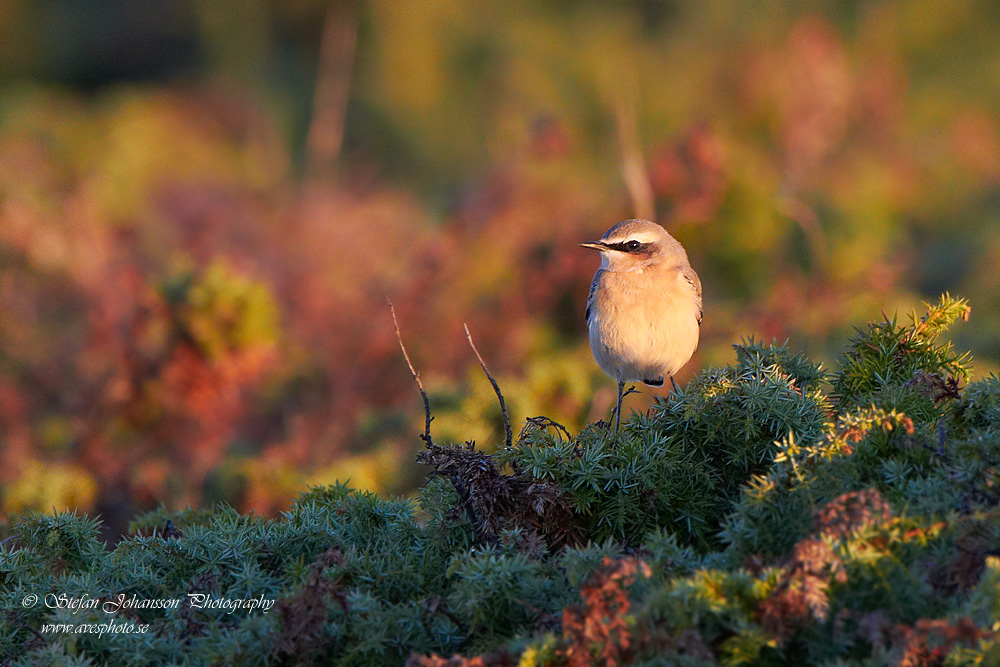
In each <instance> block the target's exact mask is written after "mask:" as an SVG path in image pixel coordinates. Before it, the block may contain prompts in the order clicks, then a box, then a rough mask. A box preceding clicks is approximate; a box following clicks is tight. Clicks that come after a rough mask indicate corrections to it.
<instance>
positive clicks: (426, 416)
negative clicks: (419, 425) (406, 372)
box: [389, 301, 499, 445]
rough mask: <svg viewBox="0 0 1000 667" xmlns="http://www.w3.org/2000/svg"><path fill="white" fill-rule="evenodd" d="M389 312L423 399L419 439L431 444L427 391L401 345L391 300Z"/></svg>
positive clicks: (407, 363) (429, 402) (429, 408)
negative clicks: (422, 430) (422, 432)
mask: <svg viewBox="0 0 1000 667" xmlns="http://www.w3.org/2000/svg"><path fill="white" fill-rule="evenodd" d="M389 312H390V313H392V324H393V326H395V327H396V340H398V341H399V349H401V350H402V351H403V358H404V359H406V365H407V366H409V367H410V373H412V374H413V379H414V380H416V381H417V389H419V390H420V397H421V398H423V399H424V434H423V435H421V436H420V439H421V440H423V441H424V444H427V445H429V444H431V420H432V419H433V417H431V400H430V398H428V397H427V392H426V391H424V383H423V382H421V381H420V373H418V372H417V371H416V369H415V368H413V362H412V361H410V355H409V354H407V353H406V346H405V345H403V336H402V334H400V333H399V321H398V320H397V319H396V309H395V308H394V307H393V305H392V301H389ZM466 332H468V329H466ZM473 349H475V348H473ZM497 391H499V390H497Z"/></svg>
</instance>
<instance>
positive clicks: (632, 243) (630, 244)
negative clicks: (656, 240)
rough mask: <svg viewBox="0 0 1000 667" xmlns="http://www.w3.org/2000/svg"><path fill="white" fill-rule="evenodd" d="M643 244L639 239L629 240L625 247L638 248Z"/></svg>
mask: <svg viewBox="0 0 1000 667" xmlns="http://www.w3.org/2000/svg"><path fill="white" fill-rule="evenodd" d="M641 245H642V244H641V243H639V242H638V241H629V242H628V243H626V244H625V247H626V248H628V249H629V250H638V249H639V246H641Z"/></svg>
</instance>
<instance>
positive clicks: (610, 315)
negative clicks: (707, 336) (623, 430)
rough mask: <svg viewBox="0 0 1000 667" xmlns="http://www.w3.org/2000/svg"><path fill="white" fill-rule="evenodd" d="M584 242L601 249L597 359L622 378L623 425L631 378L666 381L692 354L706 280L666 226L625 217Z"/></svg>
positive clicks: (594, 321)
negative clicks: (623, 400)
mask: <svg viewBox="0 0 1000 667" xmlns="http://www.w3.org/2000/svg"><path fill="white" fill-rule="evenodd" d="M580 247H582V248H590V249H593V250H597V251H598V252H600V253H601V266H600V268H598V269H597V273H596V274H594V281H593V283H591V285H590V294H589V296H588V297H587V329H588V332H589V336H590V349H591V351H592V352H593V353H594V360H595V361H596V362H597V365H598V366H599V367H600V368H601V370H602V371H604V372H605V373H606V374H607V375H609V376H611V378H612V379H613V380H615V381H616V382H617V383H618V404H617V407H616V408H615V414H616V419H615V431H616V432H617V431H618V430H619V428H620V426H621V412H622V391H623V390H624V388H625V383H626V382H643V383H645V384H646V385H648V386H651V387H662V386H663V383H664V380H665V378H668V377H669V378H670V382H671V384H672V385H673V387H674V389H676V388H677V383H676V382H674V377H673V376H674V373H676V372H677V371H678V370H680V368H681V367H682V366H684V364H686V363H687V362H688V361H690V359H691V356H692V355H693V354H694V351H695V349H696V348H697V347H698V335H699V332H700V329H701V319H702V299H701V279H699V278H698V274H697V273H696V272H695V270H694V269H693V268H692V267H691V263H690V262H689V261H688V256H687V252H685V251H684V247H683V246H682V245H681V244H680V242H679V241H677V239H675V238H674V237H673V236H671V235H670V234H669V233H668V232H667V230H666V229H664V228H663V227H661V226H660V225H658V224H656V223H655V222H650V221H648V220H636V219H632V220H624V221H622V222H619V223H618V224H616V225H615V226H613V227H612V228H611V229H609V230H608V231H606V232H605V233H604V236H602V237H601V238H600V239H599V240H597V241H595V242H592V243H581V244H580Z"/></svg>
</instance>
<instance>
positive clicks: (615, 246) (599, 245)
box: [580, 220, 687, 271]
mask: <svg viewBox="0 0 1000 667" xmlns="http://www.w3.org/2000/svg"><path fill="white" fill-rule="evenodd" d="M580 247H581V248H591V249H593V250H597V251H599V252H600V253H601V268H605V269H609V270H611V271H637V270H638V271H641V270H642V269H644V268H646V267H648V266H652V265H654V264H659V263H660V262H664V261H676V262H686V260H687V253H685V252H684V248H683V247H681V244H680V243H678V242H677V239H675V238H674V237H673V236H671V235H670V234H668V233H667V230H665V229H664V228H663V227H661V226H660V225H658V224H656V223H655V222H649V221H648V220H625V221H623V222H619V223H618V224H617V225H615V226H614V227H612V228H611V229H609V230H608V231H606V232H605V233H604V236H602V237H601V238H600V240H598V241H595V242H593V243H581V244H580Z"/></svg>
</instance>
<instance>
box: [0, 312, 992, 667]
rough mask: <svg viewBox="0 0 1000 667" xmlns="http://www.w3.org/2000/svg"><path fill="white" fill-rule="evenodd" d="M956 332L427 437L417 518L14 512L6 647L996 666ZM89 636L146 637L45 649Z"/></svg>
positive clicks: (400, 513)
mask: <svg viewBox="0 0 1000 667" xmlns="http://www.w3.org/2000/svg"><path fill="white" fill-rule="evenodd" d="M963 314H967V307H966V306H965V305H964V303H963V302H961V301H957V300H954V299H950V298H948V297H945V298H944V299H942V301H941V303H939V304H937V305H934V306H929V307H928V312H927V314H926V316H924V317H923V318H914V320H913V322H912V324H911V325H909V326H900V325H898V324H896V323H894V322H893V321H892V320H888V319H887V320H886V321H884V322H882V323H879V324H876V325H872V326H870V327H868V329H866V330H862V331H861V332H860V333H859V334H858V337H856V338H855V339H854V340H852V341H851V343H850V346H849V349H848V352H847V354H846V355H845V361H844V365H843V367H842V368H841V369H840V370H838V371H836V372H834V373H833V375H832V376H830V377H829V378H828V377H827V376H825V375H824V374H823V371H822V369H821V368H820V367H819V366H818V365H816V364H813V363H811V362H809V361H808V360H806V359H804V358H802V357H800V356H793V355H792V354H791V353H790V352H789V351H788V350H787V348H786V347H782V346H772V345H763V344H761V343H758V342H755V341H753V340H750V341H746V342H744V343H743V344H741V345H738V346H736V353H737V354H736V362H735V363H734V364H733V365H732V366H728V367H725V368H718V369H709V370H706V371H704V372H703V373H701V374H700V375H699V376H698V377H696V378H695V379H694V380H692V381H691V382H690V383H689V384H688V386H687V387H685V388H684V389H683V390H682V391H678V392H675V393H674V394H673V395H671V397H669V398H668V399H667V400H665V401H661V402H659V403H658V404H656V405H655V406H653V407H652V408H651V409H650V411H649V412H648V414H645V415H638V416H635V417H633V418H632V419H630V420H629V421H628V422H627V424H626V426H625V428H624V429H623V431H622V432H621V433H619V434H615V433H612V432H611V431H610V430H609V429H608V428H607V425H606V424H602V423H599V424H595V425H591V426H590V427H588V428H586V429H585V430H584V431H583V432H581V433H580V434H579V435H577V436H576V437H571V436H570V435H569V434H568V433H566V432H565V430H563V429H561V428H559V427H558V425H554V424H553V423H552V422H551V421H548V420H545V419H542V418H539V419H533V420H529V423H528V425H527V426H526V427H525V429H524V430H523V431H522V433H521V436H520V437H519V438H517V439H515V440H514V441H512V442H511V444H510V446H509V447H502V448H501V449H500V450H499V451H498V452H497V453H496V454H493V455H489V454H485V453H483V452H481V451H479V450H477V449H476V448H475V446H474V445H472V444H471V443H469V444H467V445H464V446H443V445H438V444H436V443H434V441H433V440H432V438H431V436H430V432H429V430H428V431H427V432H426V433H425V444H426V449H425V451H424V452H422V454H421V457H420V460H421V461H422V462H424V463H425V464H427V465H428V466H429V467H430V468H431V475H430V478H429V480H428V482H427V484H426V485H425V487H424V488H423V490H422V491H421V494H420V496H419V498H418V499H416V500H412V501H411V500H403V499H384V498H380V497H378V496H376V495H374V494H370V493H359V492H356V491H352V490H351V489H350V488H348V487H347V486H345V485H334V486H329V487H318V488H312V489H309V490H308V491H307V492H305V493H304V494H302V496H301V497H300V498H299V499H298V500H297V501H296V502H295V503H294V504H293V506H292V507H291V508H290V509H289V510H288V511H287V512H285V513H284V514H283V515H282V516H281V517H280V518H278V519H274V520H272V519H264V518H260V517H256V516H253V515H249V516H247V515H241V514H239V513H238V512H236V511H235V510H233V509H231V508H228V507H225V506H219V507H215V508H211V509H205V510H187V511H183V512H176V513H175V512H169V511H167V510H165V509H160V510H157V511H155V512H151V513H149V514H146V515H144V516H140V517H138V518H137V519H136V520H135V521H134V522H133V524H132V534H131V535H130V536H129V537H127V538H126V539H124V540H122V541H121V542H120V543H119V544H117V545H116V546H115V547H114V548H113V549H107V548H105V547H104V545H103V544H102V543H101V542H100V541H99V539H98V530H99V523H98V522H97V521H95V520H92V519H89V518H87V517H84V516H80V515H76V514H66V513H63V514H55V515H38V514H29V515H27V516H25V517H23V518H22V519H21V521H20V522H19V523H18V524H17V525H16V526H15V528H14V531H13V533H12V535H11V537H10V539H8V540H7V541H5V543H4V544H3V546H2V551H0V604H2V606H3V608H4V609H5V610H6V611H5V612H4V613H3V615H2V617H0V655H2V656H3V659H4V660H5V662H6V664H21V665H27V664H49V663H60V664H95V663H109V664H144V665H145V664H177V663H181V662H186V663H191V664H208V663H212V664H237V663H238V664H261V665H263V664H320V663H322V664H338V665H381V666H384V665H392V664H403V663H406V662H408V663H409V664H411V665H514V664H523V665H552V666H555V665H572V666H576V665H589V664H633V665H646V664H650V665H651V664H676V665H698V664H713V663H722V664H759V665H772V664H773V665H802V664H809V665H814V664H815V665H862V664H906V665H951V664H954V665H958V664H982V665H989V664H997V660H998V659H1000V645H998V643H997V642H996V632H997V630H996V628H998V627H1000V625H998V624H1000V606H998V604H997V602H996V601H997V600H998V599H1000V559H997V558H996V555H997V554H998V553H1000V473H998V472H997V471H998V470H1000V428H998V426H1000V381H998V380H997V378H995V377H990V378H986V379H984V380H980V381H978V382H975V383H972V384H971V385H969V386H967V387H962V384H961V383H962V382H964V381H965V378H967V376H968V372H969V362H968V358H967V357H963V356H957V355H955V353H954V352H952V351H951V348H950V347H949V346H947V345H942V344H940V343H938V342H937V340H936V337H937V335H938V334H940V333H941V332H943V331H944V329H945V328H946V326H947V325H948V324H950V323H951V322H952V321H953V320H955V319H957V318H958V317H960V316H962V315H963ZM827 380H829V381H830V385H831V386H832V392H829V393H828V392H827V391H826V390H825V388H824V387H825V386H826V382H827ZM904 408H905V409H904ZM32 595H36V596H39V598H40V599H41V600H42V601H40V602H37V603H28V602H30V596H32ZM46 596H49V597H48V598H46ZM60 596H62V597H60ZM205 596H210V597H211V598H212V599H215V600H229V601H235V600H245V601H250V600H253V601H255V602H254V604H264V602H265V601H271V600H274V601H276V602H275V603H274V604H273V605H269V606H267V607H266V608H264V607H260V608H254V609H243V608H240V609H233V608H226V607H218V606H217V607H215V608H210V607H206V606H204V605H201V604H199V601H200V600H203V599H205ZM46 599H48V600H49V601H50V603H51V604H49V605H46V604H45V603H44V601H45V600H46ZM72 599H78V600H83V601H84V602H85V604H83V605H81V608H76V609H74V608H61V609H60V608H52V607H57V606H59V605H58V604H56V603H58V602H59V601H60V600H72ZM87 600H91V601H93V600H98V601H99V602H100V603H101V606H96V605H90V604H89V603H86V601H87ZM122 600H126V601H127V600H140V601H141V600H177V604H176V605H174V606H168V607H167V608H155V607H144V606H141V605H140V606H135V605H131V606H130V605H125V604H120V602H119V601H122ZM116 602H119V603H118V604H116ZM109 604H110V606H106V605H109ZM63 606H64V607H65V605H63ZM108 621H114V622H117V623H121V624H133V625H136V626H141V627H146V628H147V631H146V632H143V633H141V634H128V635H126V634H115V633H112V634H104V635H102V636H98V635H95V634H88V633H82V632H77V633H69V632H51V631H49V630H46V629H45V628H46V625H48V624H56V623H70V624H74V625H76V624H80V623H86V622H93V623H99V622H108ZM462 654H464V655H466V656H470V657H462ZM448 655H451V656H453V657H451V658H446V657H441V656H448Z"/></svg>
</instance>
